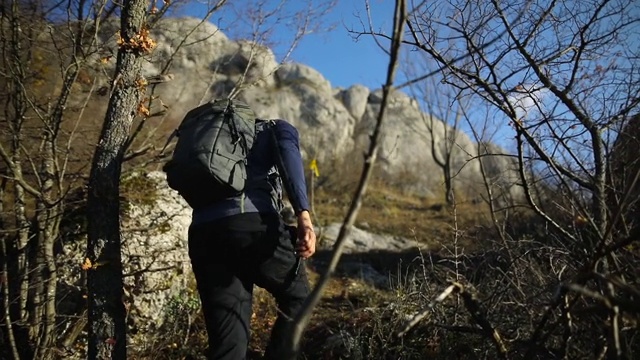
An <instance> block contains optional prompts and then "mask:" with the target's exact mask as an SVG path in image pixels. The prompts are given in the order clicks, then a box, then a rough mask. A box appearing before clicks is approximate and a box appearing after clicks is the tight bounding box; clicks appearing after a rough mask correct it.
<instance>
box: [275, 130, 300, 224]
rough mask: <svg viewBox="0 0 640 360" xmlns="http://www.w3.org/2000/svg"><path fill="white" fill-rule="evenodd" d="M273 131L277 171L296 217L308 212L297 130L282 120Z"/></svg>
mask: <svg viewBox="0 0 640 360" xmlns="http://www.w3.org/2000/svg"><path fill="white" fill-rule="evenodd" d="M273 130H274V132H275V136H276V140H277V142H278V145H277V151H278V154H279V156H278V158H279V159H280V163H279V164H278V170H279V171H280V175H281V176H282V183H283V185H284V188H285V191H286V192H287V195H288V197H289V201H290V202H291V205H292V206H293V210H294V211H295V213H296V216H297V215H300V213H301V212H303V211H305V210H307V211H308V210H309V199H308V198H307V185H306V181H305V177H304V166H303V164H302V156H301V155H300V140H299V136H298V130H296V128H295V127H294V126H293V125H291V124H289V123H288V122H286V121H284V120H278V121H276V124H275V126H274V129H273Z"/></svg>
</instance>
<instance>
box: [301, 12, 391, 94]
mask: <svg viewBox="0 0 640 360" xmlns="http://www.w3.org/2000/svg"><path fill="white" fill-rule="evenodd" d="M393 6H394V1H392V0H387V1H384V0H372V1H371V16H372V18H373V22H374V24H375V25H374V26H378V27H385V28H387V29H388V28H391V25H392V23H393ZM358 16H360V17H361V19H359V18H358ZM328 20H329V21H330V22H332V23H335V24H336V27H335V28H334V29H333V30H332V31H330V32H327V33H320V34H315V35H311V36H309V37H307V38H306V39H304V41H302V43H301V44H300V46H299V47H298V49H297V51H295V52H294V53H293V60H294V61H296V62H300V63H303V64H307V65H309V66H311V67H313V68H314V69H316V70H318V71H319V72H320V73H322V74H323V75H324V76H325V78H327V80H329V81H330V82H331V85H332V86H334V87H338V86H339V87H349V86H351V85H353V84H362V85H365V86H367V87H369V88H372V89H375V88H379V87H381V86H382V84H383V83H384V81H385V79H386V73H387V67H388V64H389V60H388V57H387V56H386V54H384V52H383V51H382V50H381V49H380V48H379V47H378V45H377V44H376V43H375V42H374V41H373V39H372V38H371V36H367V35H363V36H361V37H360V38H359V39H357V40H356V39H354V36H355V35H354V34H350V33H349V31H348V29H354V30H361V29H362V24H361V20H362V21H368V20H367V17H366V11H365V2H364V0H341V1H340V2H339V3H338V4H337V6H336V8H335V9H333V11H332V12H331V13H330V14H329V16H328Z"/></svg>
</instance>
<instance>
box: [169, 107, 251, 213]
mask: <svg viewBox="0 0 640 360" xmlns="http://www.w3.org/2000/svg"><path fill="white" fill-rule="evenodd" d="M255 124H256V115H255V113H254V112H253V111H252V110H251V108H249V106H248V105H247V104H245V103H243V102H241V101H239V100H231V99H216V100H212V101H211V102H208V103H206V104H204V105H201V106H199V107H197V108H195V109H193V110H191V111H189V112H188V113H187V115H186V116H185V117H184V119H183V120H182V123H180V126H179V127H178V129H177V130H176V131H175V132H174V134H172V136H171V137H170V138H169V140H168V141H167V143H168V142H170V141H171V139H172V138H173V136H177V137H178V142H177V143H176V147H175V150H174V152H173V156H172V158H171V160H169V162H167V163H166V164H165V165H164V167H163V170H164V171H165V172H166V174H167V182H168V183H169V186H170V187H171V188H172V189H174V190H177V191H178V193H180V195H181V196H182V197H183V198H184V199H185V200H186V201H187V203H188V204H189V205H190V206H191V207H192V208H194V209H196V208H198V207H201V206H205V205H208V204H211V203H213V202H215V201H218V200H221V199H224V198H227V197H230V196H234V195H237V194H240V193H242V191H243V190H244V188H245V182H246V179H247V169H246V165H247V155H248V153H249V150H251V146H252V145H253V141H254V137H255V134H256V126H255Z"/></svg>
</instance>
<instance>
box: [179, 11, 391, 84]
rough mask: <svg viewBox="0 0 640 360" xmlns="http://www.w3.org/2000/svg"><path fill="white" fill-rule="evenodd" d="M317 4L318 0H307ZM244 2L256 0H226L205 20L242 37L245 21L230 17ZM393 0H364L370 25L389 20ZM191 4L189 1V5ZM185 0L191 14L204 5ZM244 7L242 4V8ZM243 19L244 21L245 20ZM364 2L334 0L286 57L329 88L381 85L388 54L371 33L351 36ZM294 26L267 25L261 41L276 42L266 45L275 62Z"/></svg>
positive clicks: (198, 13) (364, 17)
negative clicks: (270, 29)
mask: <svg viewBox="0 0 640 360" xmlns="http://www.w3.org/2000/svg"><path fill="white" fill-rule="evenodd" d="M312 1H314V3H315V1H318V2H321V1H322V0H312ZM262 2H264V3H265V4H266V5H265V9H266V10H269V9H272V8H273V7H274V6H277V4H279V3H280V2H281V1H275V0H274V1H272V0H266V1H262ZM247 3H251V4H253V3H256V1H251V0H240V1H238V0H230V1H229V2H228V4H230V6H229V7H228V8H226V9H224V10H223V11H222V12H220V13H216V14H214V15H213V16H212V17H211V19H210V21H211V22H212V23H214V24H216V25H218V26H219V27H220V28H221V29H222V30H223V32H225V34H227V35H228V36H229V37H231V38H236V37H242V36H243V32H245V37H246V33H248V32H249V31H250V30H251V29H250V25H249V24H248V23H247V24H246V26H243V25H241V21H242V20H240V21H237V20H235V19H236V18H237V14H243V12H246V11H247V10H246V9H248V6H245V5H246V4H247ZM286 3H287V5H286V8H285V11H288V12H289V13H294V12H295V11H298V10H300V9H299V8H297V7H299V6H303V5H301V3H307V1H302V2H298V1H296V0H287V1H286ZM394 3H395V2H394V1H393V0H370V5H371V7H370V9H371V16H372V19H373V23H374V25H375V26H376V29H380V28H387V29H388V28H390V27H391V25H392V23H393V7H394ZM192 4H193V5H192ZM195 4H196V3H190V4H189V5H188V6H189V7H188V9H187V10H186V11H185V12H186V13H187V14H189V15H192V16H196V17H198V16H202V12H203V9H204V5H195ZM243 6H245V7H243ZM247 21H248V20H247ZM368 21H369V20H368V19H367V13H366V8H365V0H337V3H336V5H335V6H334V7H333V8H332V9H331V10H330V11H329V12H328V13H327V14H326V16H325V17H324V19H323V20H322V21H321V23H320V24H321V25H320V27H319V31H318V32H316V33H312V34H309V35H307V36H305V37H304V38H303V39H302V41H301V42H300V43H299V44H298V46H297V47H296V48H295V50H294V51H293V53H292V54H291V56H290V58H289V59H288V61H292V62H298V63H302V64H305V65H308V66H310V67H312V68H314V69H316V70H318V71H319V72H320V73H321V74H322V75H323V76H324V77H325V78H326V79H327V80H329V82H330V83H331V85H332V86H333V87H343V88H346V87H349V86H351V85H354V84H362V85H365V86H367V87H369V88H371V89H377V88H380V87H381V86H382V84H383V83H384V81H385V78H386V72H387V66H388V58H387V56H386V55H385V54H384V52H383V51H382V50H381V49H380V48H379V47H378V45H376V44H375V42H374V41H373V39H372V38H371V36H367V35H363V36H361V37H360V38H359V39H357V40H356V39H354V35H353V34H350V33H349V31H348V30H349V29H353V30H362V29H363V25H362V23H363V22H364V23H365V24H367V22H368ZM294 29H295V27H290V26H287V25H286V24H283V23H282V22H280V23H278V24H277V25H275V26H274V27H273V32H272V33H271V34H270V35H269V38H268V39H267V40H268V41H270V42H274V43H280V44H281V45H275V46H270V47H271V48H272V49H273V50H274V52H275V54H276V56H278V57H279V58H278V60H281V57H282V55H283V53H284V52H285V51H286V48H288V44H289V43H290V42H291V39H292V37H293V30H294Z"/></svg>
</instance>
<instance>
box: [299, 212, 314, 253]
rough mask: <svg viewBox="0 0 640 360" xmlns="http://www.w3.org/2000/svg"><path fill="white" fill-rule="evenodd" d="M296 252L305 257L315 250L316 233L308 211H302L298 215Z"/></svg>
mask: <svg viewBox="0 0 640 360" xmlns="http://www.w3.org/2000/svg"><path fill="white" fill-rule="evenodd" d="M296 252H297V253H298V255H300V256H301V257H303V258H305V259H307V258H309V257H311V255H313V253H315V252H316V233H315V232H314V231H313V224H312V223H311V216H310V215H309V212H308V211H303V212H301V213H300V214H299V215H298V242H297V243H296Z"/></svg>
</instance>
